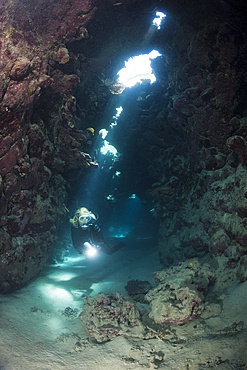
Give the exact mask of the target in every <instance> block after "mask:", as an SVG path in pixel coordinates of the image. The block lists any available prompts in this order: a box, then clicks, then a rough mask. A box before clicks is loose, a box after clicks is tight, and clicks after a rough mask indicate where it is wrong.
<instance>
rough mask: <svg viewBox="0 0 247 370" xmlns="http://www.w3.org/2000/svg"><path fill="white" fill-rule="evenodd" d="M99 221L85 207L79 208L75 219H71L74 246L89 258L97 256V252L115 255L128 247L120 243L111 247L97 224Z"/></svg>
mask: <svg viewBox="0 0 247 370" xmlns="http://www.w3.org/2000/svg"><path fill="white" fill-rule="evenodd" d="M97 219H98V217H96V216H95V215H94V214H93V213H92V212H91V211H89V210H88V209H87V208H85V207H82V208H79V209H78V210H77V211H76V213H75V215H74V217H73V218H71V219H70V223H71V224H72V227H71V237H72V242H73V246H74V248H75V249H76V250H77V251H78V252H79V253H80V254H82V253H83V254H84V255H85V257H87V258H89V257H92V256H93V255H95V253H97V250H101V251H102V252H103V253H106V254H113V253H115V252H117V251H118V250H119V249H121V248H122V247H125V246H126V245H125V243H123V242H120V243H119V244H117V245H115V246H114V247H110V246H109V245H108V244H107V243H106V241H105V240H104V236H103V233H102V231H101V227H100V224H99V223H97V222H96V221H97Z"/></svg>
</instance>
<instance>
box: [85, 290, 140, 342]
mask: <svg viewBox="0 0 247 370" xmlns="http://www.w3.org/2000/svg"><path fill="white" fill-rule="evenodd" d="M79 318H80V320H81V321H82V322H83V323H84V324H85V325H86V328H87V332H88V334H89V335H90V336H91V337H93V338H94V339H95V340H96V341H97V342H99V343H103V342H107V341H109V340H112V339H114V338H115V337H118V336H120V335H126V336H131V337H142V338H143V337H144V329H145V327H144V326H143V325H142V323H141V322H140V314H139V311H138V309H137V308H136V306H135V305H134V303H132V302H130V301H128V298H127V297H126V296H124V295H122V294H120V293H118V292H117V293H115V294H109V295H106V294H104V293H99V294H97V295H96V296H95V297H94V298H93V297H87V298H86V299H85V300H84V304H83V312H81V314H80V315H79Z"/></svg>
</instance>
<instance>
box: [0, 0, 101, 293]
mask: <svg viewBox="0 0 247 370" xmlns="http://www.w3.org/2000/svg"><path fill="white" fill-rule="evenodd" d="M95 10H96V7H95V6H94V1H74V2H73V4H72V3H71V2H68V1H67V2H66V1H65V2H64V1H63V2H59V1H58V2H57V1H36V2H35V4H34V3H33V2H29V1H25V0H24V1H21V2H20V1H1V5H0V29H1V39H0V46H1V50H0V72H1V74H0V81H1V82H0V89H1V102H0V119H1V121H0V212H1V219H0V226H1V229H0V251H1V258H0V292H1V293H7V292H10V291H12V290H14V289H17V288H19V287H21V286H23V285H24V284H25V283H26V282H27V281H29V280H30V279H31V278H32V277H34V276H36V275H37V274H38V273H39V272H40V271H41V269H42V268H43V267H44V265H45V263H46V260H47V258H48V256H49V253H50V251H51V249H52V246H53V245H54V242H55V240H56V238H57V230H58V227H59V225H60V224H61V221H62V219H63V218H64V215H65V213H66V209H65V205H66V198H67V190H68V186H69V180H70V179H71V178H72V177H73V178H77V177H78V176H79V175H81V174H83V173H84V172H85V171H86V170H88V169H90V168H93V167H97V164H96V163H93V162H92V160H91V158H90V156H89V155H88V154H87V153H85V152H84V147H86V137H85V135H84V134H83V131H80V130H78V129H77V128H76V114H75V113H76V99H75V97H74V95H73V94H74V92H75V87H76V86H77V84H78V83H79V82H80V79H79V76H78V75H76V74H75V73H74V70H75V68H74V67H73V65H74V64H76V62H77V64H78V63H79V61H78V60H77V57H76V56H74V55H73V54H71V55H69V52H68V49H67V48H66V46H65V43H66V42H68V41H70V40H73V39H78V40H80V39H82V38H83V39H84V38H87V36H88V35H87V31H86V28H85V25H86V24H87V22H88V21H89V20H90V18H91V17H92V16H93V14H94V12H95ZM67 63H68V64H71V65H72V67H71V68H70V71H71V72H70V71H69V72H68V71H67V70H66V68H67V67H66V64H67Z"/></svg>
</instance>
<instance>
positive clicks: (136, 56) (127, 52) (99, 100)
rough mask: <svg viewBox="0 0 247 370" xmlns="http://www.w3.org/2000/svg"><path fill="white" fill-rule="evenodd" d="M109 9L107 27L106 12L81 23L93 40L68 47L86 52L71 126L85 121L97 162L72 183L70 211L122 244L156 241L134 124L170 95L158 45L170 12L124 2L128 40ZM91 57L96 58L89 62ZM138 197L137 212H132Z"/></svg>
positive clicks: (145, 159)
mask: <svg viewBox="0 0 247 370" xmlns="http://www.w3.org/2000/svg"><path fill="white" fill-rule="evenodd" d="M116 8H117V7H115V8H114V14H111V12H108V14H107V19H109V18H111V24H110V25H109V22H107V21H106V17H105V14H102V12H100V14H98V15H97V14H96V19H97V20H98V22H97V23H95V21H94V22H93V23H92V26H91V25H90V24H89V25H88V32H89V34H91V33H92V34H93V38H92V39H90V41H88V42H86V43H84V44H85V46H83V44H82V42H81V41H79V42H74V43H71V44H69V45H68V48H69V50H70V51H72V52H73V53H76V52H78V51H79V50H80V53H81V54H83V55H84V52H85V56H84V58H85V63H84V64H83V63H82V68H81V73H82V75H83V73H86V80H87V84H85V82H83V84H82V85H81V86H79V87H78V89H77V94H76V99H77V107H78V108H77V110H79V111H80V112H81V111H83V117H82V118H81V120H80V122H78V123H77V127H78V128H80V129H83V130H85V129H86V127H88V126H90V127H92V128H93V129H94V130H95V136H94V137H93V138H92V145H91V147H90V148H89V149H88V152H89V154H90V155H91V157H92V158H93V160H95V161H97V162H98V163H99V168H97V169H96V170H95V171H91V172H90V173H89V174H87V175H86V176H84V177H83V178H80V179H79V180H77V181H76V182H75V184H74V186H73V190H72V191H71V192H70V195H69V209H70V211H71V210H72V211H73V212H75V211H76V209H77V208H78V207H80V206H85V207H87V208H89V209H90V210H92V211H93V212H96V213H97V214H98V215H100V222H102V227H103V229H104V234H105V236H106V238H110V240H113V239H114V238H116V239H118V238H123V237H125V240H126V242H127V243H128V244H133V239H134V240H135V239H139V240H140V239H143V240H144V239H146V240H147V239H152V243H155V244H156V237H157V234H158V222H157V220H156V219H155V218H154V217H153V213H152V212H153V199H152V197H151V196H150V194H149V193H150V191H151V190H150V189H151V188H152V184H153V182H154V177H153V176H152V174H151V173H150V170H149V166H150V158H149V157H150V153H145V152H144V151H143V150H142V142H143V141H144V145H145V141H146V139H143V138H142V135H143V133H145V131H146V127H142V125H141V123H140V122H141V120H142V118H141V117H142V116H145V117H144V119H146V118H148V120H149V121H150V122H151V120H152V117H151V116H152V115H153V118H154V119H155V113H154V108H153V107H154V106H156V107H157V108H156V109H157V110H158V109H161V105H162V104H163V101H162V100H163V99H162V98H164V95H166V100H167V102H168V99H169V82H168V78H167V77H168V69H167V63H168V58H167V55H166V54H164V55H163V54H161V52H159V49H161V50H162V52H164V51H165V48H166V46H165V43H164V40H163V38H164V35H166V36H165V40H167V38H168V36H167V31H168V29H169V28H170V27H171V25H173V24H174V17H172V16H170V15H167V14H165V13H163V11H162V12H161V11H159V10H158V9H157V8H152V9H151V8H150V7H149V6H148V7H147V6H146V7H144V9H143V10H141V11H140V9H138V10H137V9H133V8H132V7H130V8H132V12H130V10H129V8H128V7H127V9H126V10H125V12H126V13H128V16H130V14H131V18H132V21H133V22H134V24H135V26H134V33H135V34H134V37H132V36H131V35H128V40H127V39H126V35H125V33H126V30H127V32H129V31H128V28H129V27H128V24H129V23H130V20H128V21H127V25H126V18H124V17H122V16H120V14H121V13H122V10H121V9H120V8H121V7H118V9H117V11H116V10H115V9H116ZM111 11H112V9H111ZM96 25H97V26H96ZM91 27H92V28H91ZM132 28H133V27H132ZM112 32H114V35H115V37H114V38H111V33H112ZM140 32H141V33H140ZM169 32H171V30H169ZM102 35H105V37H104V40H102ZM116 36H117V38H116ZM126 43H127V44H128V48H127V47H126ZM88 44H89V46H88ZM119 44H120V45H119ZM83 47H84V49H83ZM154 48H155V49H154ZM101 55H103V57H102V56H101ZM106 56H107V61H106ZM93 58H95V60H97V62H95V64H96V65H95V66H94V65H92V64H93V63H94V62H93V61H92V59H93ZM87 59H90V65H88V64H87ZM159 59H160V60H159ZM109 61H110V63H109ZM66 68H68V66H66ZM84 69H85V71H84ZM128 74H129V75H128ZM156 76H157V77H156ZM158 76H159V77H158ZM83 77H84V75H83ZM82 80H84V79H82ZM85 86H86V89H85ZM155 125H156V124H155V123H152V126H153V127H151V136H152V135H153V132H156V131H157V132H158V130H160V129H161V123H159V127H157V128H156V127H155ZM149 126H150V124H149ZM157 126H158V125H157ZM103 135H104V136H103ZM147 145H149V146H150V143H148V144H147ZM110 149H111V151H110ZM104 150H105V153H103V151H104ZM114 150H115V151H116V152H115V153H113V151H114ZM151 155H152V156H153V157H154V156H155V154H154V155H153V154H151ZM133 194H136V198H135V200H134V198H133ZM137 199H138V200H139V212H138V213H136V211H133V207H134V208H136V203H137ZM133 203H135V205H133ZM127 206H128V207H129V210H128V212H127ZM133 214H135V217H133ZM68 229H69V225H67V230H68ZM62 230H64V227H62ZM131 239H132V240H131ZM65 249H67V247H65Z"/></svg>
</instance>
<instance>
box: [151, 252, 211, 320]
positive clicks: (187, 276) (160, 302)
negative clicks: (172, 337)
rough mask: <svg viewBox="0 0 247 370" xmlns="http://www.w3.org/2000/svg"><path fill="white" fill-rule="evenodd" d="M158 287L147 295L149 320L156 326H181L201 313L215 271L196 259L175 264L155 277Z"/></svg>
mask: <svg viewBox="0 0 247 370" xmlns="http://www.w3.org/2000/svg"><path fill="white" fill-rule="evenodd" d="M153 275H154V277H155V281H156V284H157V287H156V288H155V289H153V290H150V291H149V292H148V294H146V299H147V300H148V301H149V302H150V305H151V312H150V314H149V317H150V318H151V319H153V320H154V321H155V322H156V323H157V324H163V325H164V324H176V325H184V324H186V323H187V322H188V321H191V320H193V319H194V318H196V317H197V316H198V315H200V314H201V313H202V312H203V310H204V303H203V300H204V294H205V292H206V290H207V287H208V285H209V283H210V282H211V281H213V280H214V277H215V273H214V270H213V269H212V268H211V267H210V266H209V265H208V264H204V265H201V264H200V263H199V262H198V261H197V260H195V259H194V260H191V261H186V262H180V263H179V264H178V265H176V266H173V267H171V268H169V269H165V270H162V271H159V272H155V273H154V274H153Z"/></svg>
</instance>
